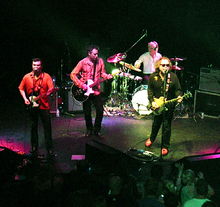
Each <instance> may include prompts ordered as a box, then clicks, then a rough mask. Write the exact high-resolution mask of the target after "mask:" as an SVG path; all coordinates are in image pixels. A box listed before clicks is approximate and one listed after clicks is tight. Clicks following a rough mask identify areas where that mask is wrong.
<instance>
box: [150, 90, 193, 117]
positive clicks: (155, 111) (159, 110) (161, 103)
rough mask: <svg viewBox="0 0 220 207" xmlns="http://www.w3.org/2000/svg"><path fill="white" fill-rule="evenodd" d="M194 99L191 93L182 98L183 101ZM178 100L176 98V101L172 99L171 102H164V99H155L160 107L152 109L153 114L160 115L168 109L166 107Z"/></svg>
mask: <svg viewBox="0 0 220 207" xmlns="http://www.w3.org/2000/svg"><path fill="white" fill-rule="evenodd" d="M191 97H192V93H191V92H188V93H186V94H184V95H183V96H182V98H183V99H187V98H191ZM177 100H178V98H174V99H171V100H168V101H166V100H164V97H162V96H161V97H160V98H154V102H155V103H156V104H157V105H158V106H159V107H158V108H156V109H154V108H152V107H151V110H152V112H153V114H154V115H157V116H158V115H160V114H161V113H162V112H163V110H164V109H165V108H166V105H167V104H169V103H173V102H176V101H177Z"/></svg>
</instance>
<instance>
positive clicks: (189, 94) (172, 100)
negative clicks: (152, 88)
mask: <svg viewBox="0 0 220 207" xmlns="http://www.w3.org/2000/svg"><path fill="white" fill-rule="evenodd" d="M186 96H191V93H187V94H184V95H183V96H182V98H185V97H186ZM177 100H178V98H174V99H171V100H168V101H166V103H172V102H175V101H177Z"/></svg>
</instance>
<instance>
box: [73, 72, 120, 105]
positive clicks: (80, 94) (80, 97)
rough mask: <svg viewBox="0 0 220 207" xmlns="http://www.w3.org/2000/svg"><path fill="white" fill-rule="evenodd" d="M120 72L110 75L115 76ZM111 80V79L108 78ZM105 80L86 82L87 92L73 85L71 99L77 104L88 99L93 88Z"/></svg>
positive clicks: (89, 80)
mask: <svg viewBox="0 0 220 207" xmlns="http://www.w3.org/2000/svg"><path fill="white" fill-rule="evenodd" d="M120 72H121V71H117V72H116V73H114V74H112V76H114V75H117V74H118V73H120ZM110 79H111V78H110ZM106 80H107V79H104V78H103V79H99V80H98V81H96V82H94V81H93V80H92V79H88V80H87V90H83V89H82V88H79V87H78V86H76V85H75V84H73V85H72V86H71V89H70V92H71V95H72V97H73V98H74V99H75V100H76V101H78V102H84V101H86V100H87V99H88V98H89V95H90V94H93V93H94V91H93V88H94V87H95V86H97V85H99V84H100V83H102V82H103V81H106Z"/></svg>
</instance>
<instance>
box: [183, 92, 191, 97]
mask: <svg viewBox="0 0 220 207" xmlns="http://www.w3.org/2000/svg"><path fill="white" fill-rule="evenodd" d="M184 97H185V98H192V97H193V95H192V93H191V92H190V91H189V92H187V93H185V94H184Z"/></svg>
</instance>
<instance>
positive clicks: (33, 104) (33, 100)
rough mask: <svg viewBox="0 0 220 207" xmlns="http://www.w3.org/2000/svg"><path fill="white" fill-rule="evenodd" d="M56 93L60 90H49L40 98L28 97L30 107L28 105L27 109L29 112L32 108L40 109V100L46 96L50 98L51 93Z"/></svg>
mask: <svg viewBox="0 0 220 207" xmlns="http://www.w3.org/2000/svg"><path fill="white" fill-rule="evenodd" d="M56 91H59V88H53V89H50V90H48V91H47V92H45V93H42V94H40V95H38V96H34V95H33V96H28V99H29V101H30V105H26V107H27V110H30V109H31V108H34V107H38V106H39V103H38V102H37V101H38V100H39V99H41V98H43V97H44V96H48V95H50V94H51V93H53V92H56Z"/></svg>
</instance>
